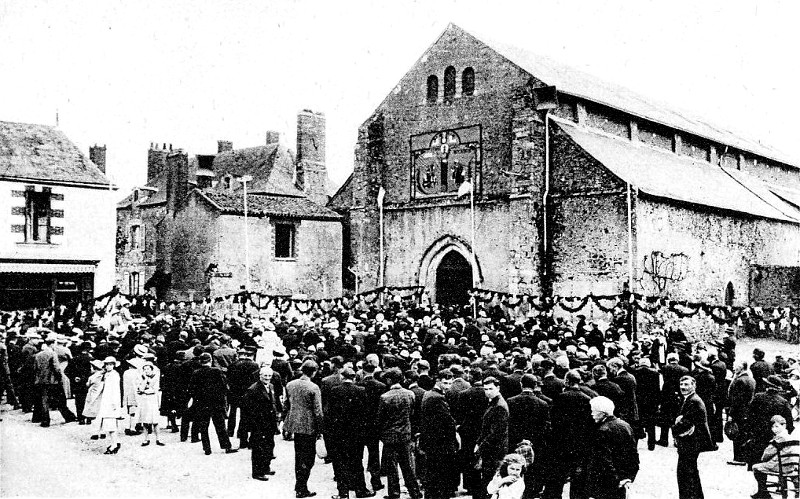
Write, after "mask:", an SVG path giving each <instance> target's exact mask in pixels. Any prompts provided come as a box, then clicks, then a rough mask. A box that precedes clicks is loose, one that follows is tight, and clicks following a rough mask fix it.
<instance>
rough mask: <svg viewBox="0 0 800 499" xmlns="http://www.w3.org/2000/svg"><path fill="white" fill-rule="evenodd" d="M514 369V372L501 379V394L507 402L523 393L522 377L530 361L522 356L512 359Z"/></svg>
mask: <svg viewBox="0 0 800 499" xmlns="http://www.w3.org/2000/svg"><path fill="white" fill-rule="evenodd" d="M512 367H513V369H514V370H513V371H512V372H511V374H509V375H508V376H503V378H501V379H500V385H501V386H500V394H501V395H502V396H503V398H504V399H506V400H508V399H510V398H511V397H514V396H516V395H519V394H520V393H522V384H521V380H522V375H523V374H525V369H527V367H528V360H527V359H526V358H525V357H522V356H517V357H514V358H513V359H512Z"/></svg>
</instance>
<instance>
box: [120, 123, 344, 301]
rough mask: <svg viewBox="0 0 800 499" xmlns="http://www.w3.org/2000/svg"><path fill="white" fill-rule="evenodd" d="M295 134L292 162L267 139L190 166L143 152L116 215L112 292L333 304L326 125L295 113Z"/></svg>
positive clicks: (185, 158)
mask: <svg viewBox="0 0 800 499" xmlns="http://www.w3.org/2000/svg"><path fill="white" fill-rule="evenodd" d="M297 126H298V129H297V130H298V133H297V151H296V153H295V152H294V151H292V150H290V149H289V148H287V147H286V146H285V145H284V144H282V143H281V140H280V134H279V133H277V132H272V131H270V132H267V134H266V141H265V143H264V144H263V145H259V146H255V147H249V148H244V149H234V148H233V144H232V143H231V142H229V141H219V142H218V147H217V154H214V155H196V156H194V157H192V158H190V157H189V155H188V154H187V153H186V152H184V151H182V150H178V149H176V150H172V147H171V146H170V147H169V148H167V146H166V144H164V145H162V146H161V147H160V148H159V147H158V146H157V145H156V146H155V147H153V146H151V148H150V150H149V151H148V182H147V184H146V185H145V186H144V187H143V188H139V189H136V190H134V192H133V193H131V195H129V196H128V197H127V198H126V199H125V200H123V201H122V202H120V203H119V204H118V206H117V225H118V228H119V232H120V234H122V235H123V236H124V237H123V241H124V244H120V247H121V250H120V254H119V258H118V262H117V282H118V283H119V285H120V289H122V290H123V291H126V292H130V293H132V294H139V293H142V292H144V291H146V290H147V291H149V290H155V292H156V294H157V296H159V297H160V298H164V299H170V300H186V299H201V298H207V297H216V296H222V295H228V294H231V293H236V292H239V291H241V290H242V289H247V290H250V291H256V292H262V293H268V294H280V295H297V294H301V295H306V296H308V297H311V298H321V297H329V296H339V295H340V294H341V290H342V284H341V282H342V263H341V259H342V222H341V216H340V215H339V214H337V213H336V212H334V211H332V210H330V209H328V208H326V207H325V204H326V203H327V202H328V200H329V195H328V184H329V180H328V175H327V169H326V165H325V117H324V115H323V114H322V113H316V112H313V111H309V110H303V111H301V112H299V113H298V125H297ZM245 184H246V189H247V191H246V192H247V196H246V197H247V211H246V216H245V202H244V199H245ZM248 272H249V278H248Z"/></svg>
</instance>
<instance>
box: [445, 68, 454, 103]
mask: <svg viewBox="0 0 800 499" xmlns="http://www.w3.org/2000/svg"><path fill="white" fill-rule="evenodd" d="M455 95H456V68H454V67H453V66H447V69H445V70H444V101H445V102H446V103H448V104H449V103H452V102H453V97H455Z"/></svg>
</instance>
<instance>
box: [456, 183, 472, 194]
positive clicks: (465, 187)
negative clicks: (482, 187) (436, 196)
mask: <svg viewBox="0 0 800 499" xmlns="http://www.w3.org/2000/svg"><path fill="white" fill-rule="evenodd" d="M471 193H472V184H471V183H470V181H469V180H465V181H464V183H463V184H461V185H460V186H459V187H458V197H461V196H466V195H467V194H471Z"/></svg>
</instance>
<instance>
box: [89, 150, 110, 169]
mask: <svg viewBox="0 0 800 499" xmlns="http://www.w3.org/2000/svg"><path fill="white" fill-rule="evenodd" d="M89 159H90V160H92V163H94V164H96V165H97V167H98V168H100V171H101V172H103V173H105V172H106V145H105V144H103V145H102V146H98V145H97V144H95V145H93V146H92V147H90V148H89Z"/></svg>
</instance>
